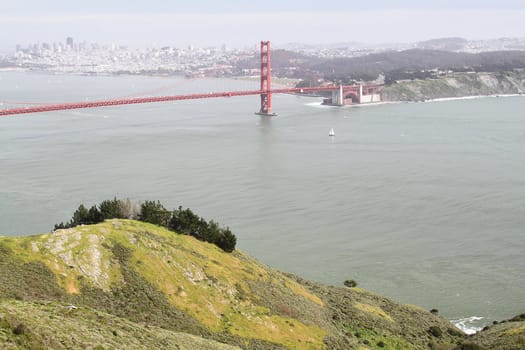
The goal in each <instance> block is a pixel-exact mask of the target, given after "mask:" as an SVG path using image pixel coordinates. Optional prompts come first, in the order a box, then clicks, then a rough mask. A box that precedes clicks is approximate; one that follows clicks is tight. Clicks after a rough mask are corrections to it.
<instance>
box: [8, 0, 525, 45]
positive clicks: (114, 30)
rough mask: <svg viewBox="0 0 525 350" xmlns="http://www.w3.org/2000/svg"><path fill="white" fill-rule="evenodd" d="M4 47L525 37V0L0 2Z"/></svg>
mask: <svg viewBox="0 0 525 350" xmlns="http://www.w3.org/2000/svg"><path fill="white" fill-rule="evenodd" d="M0 6H1V7H0V8H1V9H2V11H1V13H0V47H4V48H5V47H9V46H13V45H15V44H17V43H20V44H23V45H26V44H30V43H34V42H58V41H65V38H66V37H67V36H72V37H73V38H74V39H75V41H84V40H85V41H88V42H99V43H113V42H114V43H120V44H127V45H131V46H157V45H173V46H186V45H189V44H193V45H196V46H204V45H216V46H218V45H221V44H223V43H224V44H227V45H228V46H241V45H254V46H255V45H257V43H258V42H259V41H260V40H263V39H264V40H271V41H272V42H274V43H277V44H279V43H280V44H284V43H287V42H304V43H323V42H325V43H332V42H348V41H357V42H365V43H381V42H409V41H417V40H426V39H431V38H437V37H449V36H460V37H464V38H468V39H486V38H498V37H504V36H507V37H525V0H498V1H495V0H491V1H488V0H477V1H474V0H472V1H471V0H455V1H452V0H439V1H438V0H427V1H424V0H418V1H416V0H397V1H390V0H375V1H369V0H362V1H361V2H360V3H359V2H357V1H348V0H329V1H320V0H317V1H310V0H265V1H261V2H256V1H253V0H229V1H226V0H215V1H214V0H183V1H174V0H171V1H170V0H86V1H74V0H54V1H53V0H0Z"/></svg>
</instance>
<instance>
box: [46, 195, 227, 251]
mask: <svg viewBox="0 0 525 350" xmlns="http://www.w3.org/2000/svg"><path fill="white" fill-rule="evenodd" d="M106 219H136V220H140V221H143V222H148V223H151V224H155V225H158V226H163V227H165V228H167V229H169V230H171V231H174V232H177V233H181V234H186V235H189V236H193V237H195V238H197V239H198V240H200V241H205V242H209V243H213V244H215V245H216V246H218V247H219V248H221V249H222V250H224V251H225V252H232V251H233V250H234V249H235V245H236V244H237V238H236V237H235V235H234V234H233V233H232V232H231V230H230V228H229V227H221V226H220V225H219V224H218V223H217V222H215V221H213V220H210V221H207V220H205V219H204V218H203V217H200V216H198V215H196V214H195V213H194V212H193V211H192V210H191V209H189V208H187V209H183V208H182V207H180V206H179V208H178V209H176V210H173V211H169V210H167V209H166V208H165V207H164V206H163V205H162V204H161V203H160V202H159V201H145V202H144V203H142V204H141V205H140V209H137V206H136V205H134V204H133V203H131V202H130V201H129V200H121V199H117V198H114V199H112V200H105V201H102V202H101V203H100V204H99V205H98V206H97V205H93V206H92V207H91V208H89V209H87V208H86V207H85V206H84V204H81V205H80V206H79V207H78V209H77V210H76V211H75V212H74V213H73V217H72V218H71V220H70V221H69V222H66V223H64V222H61V223H60V224H56V225H55V230H57V229H63V228H70V227H75V226H78V225H91V224H96V223H99V222H103V221H104V220H106Z"/></svg>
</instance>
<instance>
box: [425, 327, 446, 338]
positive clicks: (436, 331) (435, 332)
mask: <svg viewBox="0 0 525 350" xmlns="http://www.w3.org/2000/svg"><path fill="white" fill-rule="evenodd" d="M428 332H429V333H430V334H432V335H433V336H434V337H441V336H442V335H443V331H441V328H439V327H437V326H431V327H430V328H429V329H428Z"/></svg>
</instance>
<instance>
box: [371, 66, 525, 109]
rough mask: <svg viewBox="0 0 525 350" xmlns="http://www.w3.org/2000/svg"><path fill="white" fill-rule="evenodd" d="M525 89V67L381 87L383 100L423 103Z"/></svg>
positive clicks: (518, 92)
mask: <svg viewBox="0 0 525 350" xmlns="http://www.w3.org/2000/svg"><path fill="white" fill-rule="evenodd" d="M524 92H525V70H513V71H506V72H479V73H475V72H466V73H465V72H462V73H448V74H445V75H443V76H440V77H437V78H433V79H414V80H402V81H397V82H395V83H393V84H390V85H387V86H385V87H384V88H383V89H382V90H381V99H382V100H383V101H392V102H393V101H405V102H421V101H427V100H433V99H439V98H455V97H458V98H459V97H468V96H490V95H513V94H522V93H524Z"/></svg>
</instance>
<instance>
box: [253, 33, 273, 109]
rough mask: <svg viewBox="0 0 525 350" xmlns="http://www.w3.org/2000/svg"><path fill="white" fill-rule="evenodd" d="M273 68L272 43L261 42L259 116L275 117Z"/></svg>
mask: <svg viewBox="0 0 525 350" xmlns="http://www.w3.org/2000/svg"><path fill="white" fill-rule="evenodd" d="M271 91H272V67H271V63H270V42H269V41H261V109H260V111H259V112H257V114H259V115H266V116H274V115H276V114H275V113H272V93H271Z"/></svg>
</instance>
